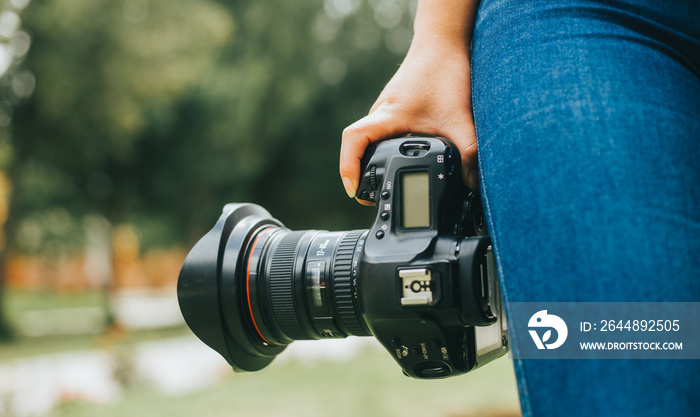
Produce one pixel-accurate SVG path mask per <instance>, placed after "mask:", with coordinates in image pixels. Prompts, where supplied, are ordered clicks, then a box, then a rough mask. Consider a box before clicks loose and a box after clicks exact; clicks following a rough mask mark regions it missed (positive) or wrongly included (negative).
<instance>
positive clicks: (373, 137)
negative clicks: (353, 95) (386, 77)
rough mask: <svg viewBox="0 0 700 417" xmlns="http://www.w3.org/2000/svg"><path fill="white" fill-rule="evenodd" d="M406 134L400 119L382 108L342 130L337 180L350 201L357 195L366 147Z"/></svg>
mask: <svg viewBox="0 0 700 417" xmlns="http://www.w3.org/2000/svg"><path fill="white" fill-rule="evenodd" d="M408 132H409V129H408V124H407V123H404V122H403V119H402V118H400V117H396V116H395V115H394V114H392V112H390V111H388V110H385V109H382V108H378V109H376V111H374V112H372V113H371V114H369V115H368V116H365V117H364V118H362V119H360V120H358V121H357V122H355V123H353V124H352V125H350V126H348V127H347V128H345V130H344V131H343V141H342V144H341V146H340V177H341V178H342V180H343V187H345V192H346V193H347V194H348V196H350V197H354V196H355V193H356V192H357V187H358V185H359V180H360V160H361V159H362V155H364V153H365V149H366V148H367V145H369V144H370V143H373V142H378V141H380V140H382V139H386V138H390V137H395V136H400V135H401V134H404V133H408Z"/></svg>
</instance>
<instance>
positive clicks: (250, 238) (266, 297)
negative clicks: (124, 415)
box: [178, 204, 371, 371]
mask: <svg viewBox="0 0 700 417" xmlns="http://www.w3.org/2000/svg"><path fill="white" fill-rule="evenodd" d="M366 235H367V231H366V230H355V231H344V232H327V231H318V230H305V231H290V230H288V229H286V228H284V227H283V226H282V224H281V223H280V222H279V221H277V220H276V219H274V218H272V216H270V214H269V213H268V212H267V211H266V210H265V209H263V208H261V207H260V206H257V205H254V204H229V205H227V206H226V207H225V208H224V213H223V214H222V216H221V218H220V219H219V221H218V222H217V224H216V226H215V227H214V228H213V229H212V230H211V231H210V232H209V233H208V234H207V235H205V236H204V237H203V238H202V239H201V240H200V241H199V242H198V243H197V245H195V247H194V248H193V249H192V251H191V252H190V253H189V255H188V256H187V258H186V260H185V263H184V265H183V267H182V270H181V272H180V278H179V281H178V299H179V302H180V308H181V310H182V313H183V316H184V317H185V321H186V322H187V324H188V325H189V327H190V328H191V329H192V331H193V332H194V333H195V334H196V335H197V336H198V337H199V338H200V339H201V340H202V341H204V342H205V343H206V344H208V345H209V346H210V347H212V348H213V349H215V350H216V351H217V352H219V353H220V354H221V355H222V356H224V358H226V360H227V361H228V362H229V363H230V364H231V366H232V367H233V368H234V369H235V370H238V371H255V370H259V369H262V368H263V367H265V366H266V365H267V364H269V363H270V362H271V361H272V359H274V357H275V356H276V355H278V354H279V353H280V352H281V351H282V350H283V349H284V348H285V347H286V345H288V344H289V343H291V342H292V341H294V340H301V339H322V338H337V337H346V336H349V335H356V336H369V335H371V333H370V331H369V329H368V327H367V324H366V323H365V322H364V320H363V318H362V316H361V314H360V310H359V308H358V297H357V266H358V265H359V261H360V257H361V254H362V248H363V246H364V241H365V237H366Z"/></svg>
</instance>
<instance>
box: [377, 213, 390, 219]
mask: <svg viewBox="0 0 700 417" xmlns="http://www.w3.org/2000/svg"><path fill="white" fill-rule="evenodd" d="M379 218H380V219H382V220H384V221H387V220H389V212H388V211H383V212H381V213H380V214H379Z"/></svg>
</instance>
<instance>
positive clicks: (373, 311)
mask: <svg viewBox="0 0 700 417" xmlns="http://www.w3.org/2000/svg"><path fill="white" fill-rule="evenodd" d="M356 198H357V199H358V200H361V202H362V203H364V204H372V205H375V206H376V207H377V215H376V218H375V221H374V224H372V226H371V228H370V229H369V230H353V231H342V232H328V231H324V230H303V231H292V230H289V229H287V228H285V227H284V226H283V225H282V223H281V222H280V221H278V220H277V219H275V218H273V217H272V216H271V215H270V214H269V213H268V212H267V211H266V210H265V209H263V208H262V207H260V206H258V205H255V204H245V203H244V204H227V205H226V206H225V207H224V209H223V214H222V215H221V217H220V218H219V220H218V222H217V223H216V225H215V226H214V228H213V229H212V230H211V231H210V232H209V233H207V234H206V235H205V236H204V237H203V238H202V239H201V240H200V241H199V242H198V243H197V244H196V245H195V246H194V247H193V248H192V250H191V251H190V253H189V254H188V256H187V258H186V259H185V262H184V265H183V266H182V270H181V272H180V277H179V281H178V300H179V303H180V309H181V310H182V314H183V316H184V318H185V321H186V322H187V324H188V326H189V327H190V328H191V329H192V331H193V332H194V333H195V334H196V335H197V336H198V337H199V338H200V339H201V340H202V341H203V342H204V343H206V344H207V345H209V346H210V347H211V348H213V349H214V350H216V351H217V352H218V353H220V354H221V355H222V356H223V357H224V358H225V359H226V360H227V361H228V363H229V364H230V365H231V366H232V367H233V369H234V370H235V371H257V370H260V369H262V368H264V367H265V366H267V365H268V364H269V363H270V362H271V361H272V360H273V359H274V358H275V356H277V355H278V354H279V353H280V352H282V351H283V350H284V349H285V347H286V346H287V345H288V344H290V343H291V342H292V341H294V340H302V339H326V338H343V337H347V336H350V335H354V336H374V337H376V338H377V340H378V341H379V342H380V343H381V344H382V345H383V346H384V347H385V348H386V349H387V351H388V352H389V354H390V355H391V356H392V357H393V358H394V360H396V362H397V363H398V364H399V366H401V368H402V369H403V372H404V373H405V374H406V375H408V376H410V377H414V378H445V377H449V376H454V375H459V374H463V373H466V372H469V371H471V370H473V369H476V368H477V367H479V366H482V365H484V364H486V363H488V362H490V361H491V360H493V359H496V358H497V357H500V356H502V355H503V354H505V353H506V352H507V350H508V333H507V327H506V321H505V318H504V315H503V309H502V303H501V294H500V290H499V284H498V276H497V272H496V267H495V262H494V257H493V253H492V250H491V241H490V239H489V237H488V236H487V233H486V229H485V223H484V220H483V211H482V209H481V203H480V198H479V196H478V195H477V194H476V193H474V192H472V191H470V190H469V189H468V188H466V187H465V186H464V185H463V183H462V177H461V163H460V157H459V153H458V151H457V150H456V149H455V148H454V147H453V145H452V144H451V143H450V142H448V141H447V140H446V139H443V138H435V137H412V136H410V137H404V138H398V139H391V140H386V141H382V142H378V143H376V144H373V145H371V146H370V147H369V148H368V149H367V151H366V153H365V155H364V158H363V160H362V177H361V181H360V186H359V189H358V193H357V197H356Z"/></svg>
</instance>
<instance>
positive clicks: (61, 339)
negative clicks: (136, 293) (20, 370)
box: [0, 289, 191, 361]
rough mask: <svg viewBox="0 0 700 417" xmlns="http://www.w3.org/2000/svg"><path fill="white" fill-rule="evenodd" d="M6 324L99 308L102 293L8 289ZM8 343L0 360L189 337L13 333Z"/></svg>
mask: <svg viewBox="0 0 700 417" xmlns="http://www.w3.org/2000/svg"><path fill="white" fill-rule="evenodd" d="M5 296H6V297H7V298H6V299H5V303H6V313H7V318H8V321H9V323H10V324H11V325H12V324H16V323H18V321H19V318H20V316H21V315H22V314H23V313H26V312H29V311H40V310H48V311H50V310H55V309H62V308H79V307H100V308H102V307H103V306H104V305H105V298H104V294H103V293H101V292H99V291H87V290H86V291H76V292H69V293H56V292H52V291H18V290H12V289H11V290H9V291H7V293H6V294H5ZM14 333H15V334H14V338H13V340H11V341H10V342H9V343H0V361H7V360H11V359H15V358H21V357H26V356H35V355H44V354H50V353H59V352H67V351H72V350H84V349H92V348H100V347H111V346H114V345H126V346H129V345H133V344H136V343H139V342H142V341H146V340H157V339H163V338H167V337H175V336H182V335H187V334H191V333H190V331H189V329H188V328H187V326H184V325H183V326H179V327H172V328H162V329H148V330H138V331H131V332H124V331H123V330H120V329H114V328H112V329H109V330H105V332H104V333H101V334H71V335H51V336H44V337H27V336H23V335H22V334H21V333H20V332H19V331H15V332H14Z"/></svg>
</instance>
